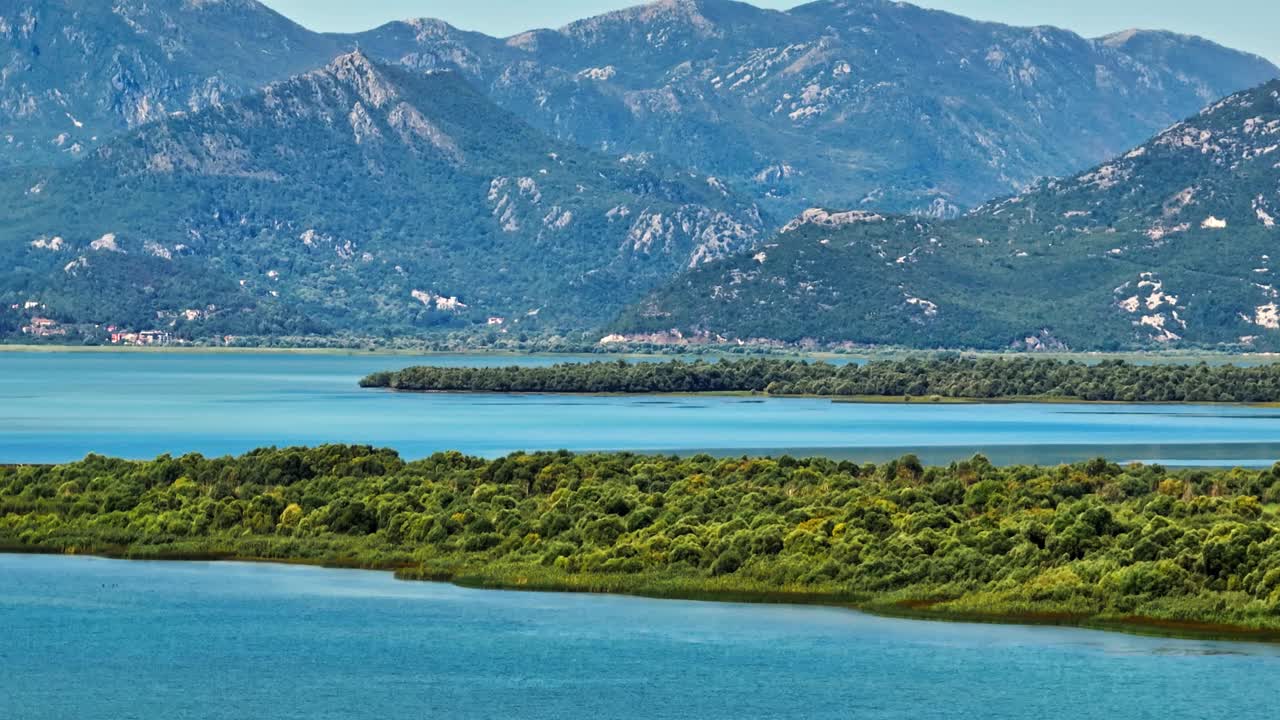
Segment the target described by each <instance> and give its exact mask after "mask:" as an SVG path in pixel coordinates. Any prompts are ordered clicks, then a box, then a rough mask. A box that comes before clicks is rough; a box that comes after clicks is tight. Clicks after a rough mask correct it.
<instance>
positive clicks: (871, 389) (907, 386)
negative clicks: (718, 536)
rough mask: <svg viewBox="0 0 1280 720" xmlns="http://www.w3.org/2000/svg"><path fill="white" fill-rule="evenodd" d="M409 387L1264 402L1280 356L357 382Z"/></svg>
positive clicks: (764, 362) (769, 366)
mask: <svg viewBox="0 0 1280 720" xmlns="http://www.w3.org/2000/svg"><path fill="white" fill-rule="evenodd" d="M360 384H361V386H363V387H382V388H391V389H394V390H409V391H419V392H548V393H739V392H752V393H768V394H770V395H821V396H830V397H849V398H858V397H862V398H865V397H899V398H901V397H907V396H910V397H936V398H973V399H1001V398H1005V399H1017V398H1070V399H1078V400H1089V401H1114V402H1274V401H1277V400H1280V365H1264V366H1258V367H1236V366H1233V365H1207V364H1203V363H1202V364H1199V365H1133V364H1130V363H1127V362H1124V361H1122V360H1108V361H1103V362H1100V363H1097V364H1094V365H1086V364H1084V363H1080V362H1075V361H1061V360H1041V359H1036V358H996V357H988V358H971V357H961V356H958V355H955V356H940V357H936V358H932V359H923V358H908V359H903V360H882V361H874V362H870V363H867V364H866V365H854V364H849V365H831V364H827V363H808V362H804V361H800V360H774V359H763V358H761V359H749V360H724V361H720V362H707V361H701V360H700V361H696V362H684V361H680V360H674V361H670V362H663V363H646V362H640V363H627V362H625V361H617V362H594V363H580V364H568V363H567V364H561V365H555V366H553V367H505V368H462V367H430V366H427V367H411V368H406V369H404V370H401V371H399V372H381V373H375V374H373V375H370V376H369V377H366V378H364V379H363V380H361V382H360Z"/></svg>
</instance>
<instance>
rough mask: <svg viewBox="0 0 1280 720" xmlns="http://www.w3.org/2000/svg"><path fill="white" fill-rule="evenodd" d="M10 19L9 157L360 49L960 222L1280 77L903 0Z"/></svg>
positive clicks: (583, 126)
mask: <svg viewBox="0 0 1280 720" xmlns="http://www.w3.org/2000/svg"><path fill="white" fill-rule="evenodd" d="M7 5H8V6H9V8H10V9H8V10H4V11H0V62H3V68H2V69H0V139H2V140H3V141H4V142H2V143H0V163H4V164H8V165H21V164H45V163H47V162H49V161H57V160H70V159H73V158H77V157H82V156H84V155H85V154H86V153H87V152H88V151H89V150H91V149H92V148H93V147H94V146H95V145H96V144H98V143H101V142H105V141H106V140H108V139H109V138H111V137H113V136H114V135H117V134H119V133H120V132H121V131H123V130H127V129H131V128H136V127H137V126H139V125H141V124H144V123H147V122H150V121H154V120H156V119H159V118H161V117H164V116H166V115H168V114H171V113H174V112H192V111H196V110H199V109H201V108H204V107H208V106H212V105H217V104H219V103H222V102H224V101H226V100H228V99H231V98H234V97H237V96H240V95H243V94H245V93H247V92H249V91H251V90H253V89H256V88H257V87H258V86H260V85H263V84H265V83H267V82H271V81H278V80H282V79H285V78H287V77H289V76H292V75H294V74H297V73H300V72H304V71H306V70H309V69H312V68H315V67H320V66H323V65H324V64H325V63H327V62H328V61H329V60H331V59H332V58H333V57H334V56H336V55H338V54H341V53H344V52H348V51H350V50H352V49H355V48H357V47H358V48H360V49H361V50H362V51H363V52H365V53H366V54H368V55H369V56H370V57H372V58H375V59H378V60H381V61H384V62H391V63H398V64H402V65H404V66H406V67H410V68H413V69H417V70H454V71H457V72H459V73H461V74H462V75H463V76H464V77H466V78H467V79H468V80H469V81H470V82H471V83H473V84H474V85H476V87H477V88H479V89H480V90H481V91H482V92H483V93H484V94H486V95H487V96H488V97H489V98H490V99H492V100H493V101H494V102H495V103H497V104H498V105H499V106H501V107H503V108H505V109H507V110H509V111H511V112H512V113H514V114H515V115H517V116H518V117H520V118H521V119H523V120H524V121H525V122H527V123H529V124H530V125H532V126H534V127H535V128H538V129H540V130H542V131H543V132H546V133H547V134H549V135H552V136H553V137H556V138H558V139H561V140H565V141H568V142H572V143H575V144H578V145H581V146H584V147H588V148H592V149H596V150H600V151H602V152H606V153H609V154H613V155H617V156H629V157H632V158H633V159H635V160H636V161H638V162H643V161H645V160H647V159H649V158H652V157H655V156H656V157H658V158H667V159H673V160H677V161H678V162H680V164H682V165H683V166H686V167H688V168H689V169H692V170H695V171H698V172H700V173H703V174H710V175H714V176H716V177H718V178H720V179H721V180H722V181H724V182H726V183H728V184H730V185H733V186H734V187H736V188H738V189H739V191H741V192H743V193H746V194H749V195H752V196H753V197H754V198H755V199H756V200H757V202H759V203H760V204H761V205H762V207H763V208H764V209H765V211H766V212H767V213H769V214H772V215H775V216H777V217H779V218H784V219H785V218H787V217H790V216H792V215H794V214H796V213H798V212H800V211H801V210H803V209H804V208H807V207H811V206H834V205H841V206H842V205H846V204H849V203H850V202H853V203H856V204H857V205H859V206H862V207H868V208H874V209H878V210H885V211H912V212H922V213H930V214H933V215H936V216H948V215H954V214H956V213H957V212H958V211H960V210H961V209H967V208H969V207H972V206H974V205H976V204H978V203H981V202H983V201H985V200H987V199H989V198H991V197H996V196H1000V195H1005V194H1009V193H1012V192H1017V191H1019V190H1021V189H1022V188H1024V187H1025V186H1026V185H1028V184H1029V183H1031V182H1032V181H1034V180H1036V179H1037V178H1040V177H1044V176H1051V175H1062V174H1067V173H1070V172H1074V171H1077V170H1079V169H1081V168H1084V167H1087V166H1089V165H1092V164H1094V163H1096V162H1100V161H1102V160H1105V159H1106V158H1108V157H1110V156H1111V155H1113V154H1115V153H1117V152H1120V151H1122V150H1123V149H1125V148H1128V147H1132V146H1133V145H1135V144H1137V143H1139V142H1142V141H1143V140H1145V139H1146V138H1147V137H1149V136H1150V135H1152V134H1153V133H1155V132H1157V131H1158V130H1160V129H1162V128H1164V127H1166V126H1168V125H1169V124H1171V123H1173V122H1175V121H1177V120H1178V119H1180V118H1182V117H1185V116H1186V115H1188V114H1190V113H1192V112H1195V111H1196V110H1198V109H1200V108H1201V107H1203V106H1204V105H1206V104H1207V103H1209V102H1212V101H1213V100H1216V99H1218V98H1220V97H1223V96H1225V95H1227V94H1229V93H1231V92H1234V91H1237V90H1241V89H1244V88H1247V87H1251V86H1254V85H1257V84H1258V83H1261V82H1264V81H1266V80H1269V79H1271V78H1273V77H1275V76H1276V75H1277V74H1280V70H1277V68H1276V67H1275V66H1274V65H1272V64H1271V63H1269V62H1267V61H1266V60H1264V59H1262V58H1259V57H1256V56H1252V55H1248V54H1245V53H1240V52H1236V51H1233V50H1230V49H1227V48H1223V47H1221V46H1218V45H1215V44H1213V43H1211V42H1208V41H1205V40H1203V39H1199V38H1194V37H1186V36H1179V35H1174V34H1172V33H1165V32H1142V31H1126V32H1122V33H1118V34H1115V35H1110V36H1107V37H1103V38H1095V39H1088V38H1083V37H1080V36H1078V35H1076V34H1074V33H1071V32H1068V31H1064V30H1058V29H1054V28H1048V27H1037V28H1017V27H1009V26H1006V25H999V24H994V23H982V22H977V21H973V20H969V19H966V18H962V17H959V16H957V15H952V14H949V13H944V12H939V11H933V10H925V9H922V8H919V7H915V6H912V5H908V4H905V3H898V2H889V1H888V0H821V1H819V2H814V3H810V4H807V5H802V6H800V7H797V8H795V9H793V10H790V11H787V12H779V11H774V10H764V9H760V8H756V7H754V6H752V5H748V4H744V3H738V2H732V1H731V0H659V2H655V3H651V4H648V5H643V6H639V7H636V8H632V9H629V10H623V11H619V12H614V13H609V14H606V15H602V16H599V17H594V18H589V19H586V20H582V21H579V22H576V23H572V24H570V25H568V26H566V27H564V28H561V29H558V30H534V31H530V32H526V33H522V34H519V35H516V36H513V37H510V38H504V39H499V38H492V37H488V36H485V35H482V34H478V33H470V32H464V31H460V30H458V29H456V28H454V27H452V26H450V25H448V24H446V23H444V22H441V21H437V20H413V21H407V22H397V23H390V24H388V25H385V26H383V27H380V28H376V29H374V30H371V31H368V32H363V33H358V34H351V35H323V34H318V33H313V32H310V31H308V30H306V29H305V28H302V27H301V26H298V25H296V24H295V23H292V22H291V21H289V20H287V19H285V18H284V17H282V16H280V15H278V14H276V13H274V12H273V11H271V10H269V9H267V8H265V7H264V6H262V5H260V4H259V3H257V2H255V0H200V1H199V2H193V1H192V0H113V2H111V3H104V2H98V1H97V0H14V1H11V2H9V3H7Z"/></svg>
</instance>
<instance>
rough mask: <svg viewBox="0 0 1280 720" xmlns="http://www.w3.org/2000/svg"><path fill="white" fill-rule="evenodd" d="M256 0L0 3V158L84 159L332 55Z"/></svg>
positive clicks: (18, 161) (328, 43)
mask: <svg viewBox="0 0 1280 720" xmlns="http://www.w3.org/2000/svg"><path fill="white" fill-rule="evenodd" d="M339 47H341V43H339V42H338V41H336V40H334V39H332V38H327V37H325V36H322V35H317V34H315V33H312V32H311V31H309V30H307V29H305V28H303V27H301V26H299V25H297V24H295V23H293V22H291V21H289V20H287V19H285V18H284V17H282V16H280V15H278V14H276V13H275V12H273V11H271V10H269V9H267V8H266V7H265V6H263V5H261V4H260V3H257V2H255V1H254V0H199V1H194V0H110V2H108V0H4V2H0V163H3V164H7V165H22V164H45V163H48V162H58V161H68V160H72V159H76V158H79V157H83V156H85V155H87V154H88V153H89V152H90V151H91V150H92V149H93V148H94V147H95V146H97V145H98V144H99V143H101V142H104V141H106V140H108V139H110V138H111V137H113V136H115V135H118V134H120V133H122V132H124V131H126V130H128V129H130V128H133V127H137V126H139V125H142V124H144V123H147V122H152V121H155V120H159V119H162V118H165V117H167V116H169V115H171V114H173V113H178V112H190V111H193V110H198V109H201V108H204V107H208V106H210V105H216V104H218V103H220V102H224V101H227V100H231V99H234V98H236V97H239V96H241V95H244V94H246V93H248V92H251V91H253V90H255V89H257V88H258V87H259V86H261V85H265V84H266V83H268V82H271V81H273V80H279V79H282V78H285V77H288V76H290V75H292V74H295V73H299V72H303V71H305V70H308V69H311V68H314V67H317V66H319V65H321V64H323V63H324V61H325V60H326V59H328V58H331V57H333V56H334V55H337V54H338V52H339V50H338V48H339Z"/></svg>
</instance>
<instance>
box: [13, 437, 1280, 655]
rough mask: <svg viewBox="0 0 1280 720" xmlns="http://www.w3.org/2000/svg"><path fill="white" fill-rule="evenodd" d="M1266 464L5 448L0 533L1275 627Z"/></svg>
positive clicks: (507, 574) (160, 552)
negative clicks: (58, 457) (1170, 466)
mask: <svg viewBox="0 0 1280 720" xmlns="http://www.w3.org/2000/svg"><path fill="white" fill-rule="evenodd" d="M1277 503H1280V466H1277V467H1276V468H1272V469H1266V470H1243V469H1235V470H1186V471H1171V470H1167V469H1165V468H1162V467H1160V466H1139V465H1133V466H1126V467H1121V466H1118V465H1115V464H1111V463H1108V462H1106V461H1103V460H1094V461H1090V462H1087V463H1079V464H1074V465H1064V466H1060V467H1032V466H1014V467H996V466H993V465H992V464H991V463H989V462H988V461H987V460H986V459H985V458H983V457H981V456H978V457H975V458H973V459H971V460H968V461H965V462H957V463H953V464H951V465H950V466H947V467H924V466H923V465H922V464H921V463H920V461H919V460H918V459H916V458H915V457H914V456H910V455H908V456H905V457H903V458H901V459H899V460H896V461H893V462H889V463H885V464H880V465H872V464H867V465H858V464H854V463H851V462H835V461H832V460H827V459H820V458H811V459H797V458H792V457H779V458H745V457H744V458H733V459H717V458H712V457H709V456H705V455H701V456H696V457H689V458H677V457H655V456H644V455H634V454H590V455H574V454H570V453H568V452H547V453H538V454H515V455H511V456H509V457H504V458H500V459H496V460H484V459H478V458H474V457H467V456H464V455H461V454H458V453H442V454H437V455H434V456H432V457H429V458H426V459H424V460H419V461H415V462H406V461H404V460H403V459H401V458H400V457H399V456H398V455H397V454H396V453H395V452H393V451H389V450H379V449H375V448H371V447H363V446H325V447H318V448H314V449H306V448H289V449H274V448H271V449H263V450H258V451H255V452H251V453H249V454H246V455H244V456H242V457H224V458H206V457H202V456H200V455H187V456H184V457H178V458H174V457H169V456H162V457H160V458H157V459H155V460H152V461H146V462H136V461H126V460H118V459H110V458H105V457H100V456H89V457H88V458H86V459H85V460H83V461H81V462H76V463H71V464H66V465H58V466H21V467H14V466H10V467H0V549H6V550H24V551H45V552H59V553H61V552H97V553H108V554H117V555H124V556H128V557H140V558H218V557H241V558H274V559H281V560H291V561H304V562H316V563H330V564H342V565H352V566H361V567H375V568H397V569H399V570H400V572H401V574H402V576H404V577H411V578H431V579H450V580H455V581H459V582H467V583H474V584H477V585H489V586H502V587H524V588H546V589H585V590H611V591H619V592H636V593H644V594H653V595H670V596H683V597H754V598H774V597H776V598H783V599H807V598H812V599H824V598H831V599H839V600H840V601H842V602H850V603H857V604H859V605H862V606H864V607H869V608H873V609H874V608H888V609H894V608H907V607H910V608H915V609H917V610H918V611H920V612H926V613H938V614H954V615H964V614H969V613H978V614H982V615H987V616H993V615H994V616H1001V615H1002V616H1008V617H1025V616H1030V615H1029V614H1036V615H1039V616H1044V614H1049V615H1051V616H1054V617H1063V618H1075V619H1082V620H1084V619H1097V618H1134V617H1141V618H1152V619H1160V620H1165V621H1176V622H1186V621H1197V622H1205V623H1217V624H1228V625H1232V626H1236V627H1240V628H1253V629H1259V630H1280V517H1278V516H1277V509H1276V504H1277Z"/></svg>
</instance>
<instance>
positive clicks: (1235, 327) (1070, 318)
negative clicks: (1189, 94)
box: [617, 81, 1280, 349]
mask: <svg viewBox="0 0 1280 720" xmlns="http://www.w3.org/2000/svg"><path fill="white" fill-rule="evenodd" d="M1278 222H1280V81H1273V82H1270V83H1268V84H1265V85H1262V86H1261V87H1258V88H1255V89H1253V90H1249V91H1246V92H1242V93H1239V94H1236V95H1233V96H1231V97H1229V98H1227V99H1225V100H1222V101H1220V102H1217V103H1215V104H1213V105H1212V106H1210V107H1209V108H1207V109H1205V110H1204V111H1203V112H1201V113H1200V114H1199V115H1197V116H1195V117H1192V118H1190V119H1188V120H1186V121H1184V122H1181V123H1178V124H1176V125H1174V126H1173V127H1171V128H1169V129H1168V130H1166V131H1164V132H1162V133H1160V134H1159V135H1157V136H1156V137H1155V138H1154V139H1152V140H1151V141H1149V142H1147V143H1146V144H1144V145H1141V146H1139V147H1137V148H1136V149H1133V150H1131V151H1129V152H1127V153H1125V154H1123V155H1121V156H1120V157H1118V158H1117V159H1115V160H1113V161H1111V162H1108V163H1106V164H1103V165H1100V166H1098V167H1096V168H1094V169H1092V170H1090V171H1088V172H1086V173H1082V174H1080V175H1077V176H1075V177H1073V178H1071V179H1068V180H1060V181H1049V182H1045V183H1042V184H1041V185H1040V186H1038V187H1037V188H1035V189H1033V190H1031V191H1029V192H1027V193H1025V194H1022V195H1019V196H1015V197H1012V198H1009V199H1007V200H1002V201H999V202H994V203H990V204H987V205H984V206H982V207H980V208H978V209H977V210H975V211H974V212H973V213H971V214H969V215H967V216H966V217H963V218H961V219H958V220H954V221H949V222H931V221H924V220H921V219H918V218H909V217H900V216H889V215H880V214H872V213H857V212H852V213H850V212H846V213H832V212H827V211H822V210H811V211H808V212H806V213H805V214H803V215H802V216H801V217H799V218H797V219H796V220H795V221H793V222H792V223H791V224H789V225H788V226H787V227H786V229H785V230H784V231H783V232H782V234H780V235H779V236H778V237H776V238H775V239H773V240H771V241H769V242H768V243H765V244H764V245H763V246H762V247H761V248H759V250H758V252H756V251H753V252H751V253H749V254H744V255H741V256H739V257H737V258H733V259H729V260H726V261H724V262H719V263H714V264H712V265H709V266H707V267H705V268H703V269H700V270H698V271H695V272H692V273H689V274H687V275H686V276H684V277H682V278H679V279H678V280H677V281H675V282H673V283H672V284H671V285H670V286H669V287H667V288H664V289H663V290H660V291H658V292H656V293H655V294H654V295H653V296H652V297H650V298H649V299H648V300H647V301H645V302H643V303H641V304H640V305H638V306H637V307H636V308H634V309H633V310H632V311H630V312H629V313H628V314H627V315H626V316H625V318H624V319H623V320H622V321H621V322H620V323H619V325H618V328H617V329H618V330H619V331H623V332H630V333H635V332H654V331H665V330H669V329H672V328H675V329H678V330H680V331H681V332H683V333H685V334H689V333H695V334H696V333H709V334H710V335H712V336H724V337H727V338H738V339H747V338H772V339H781V340H787V341H801V340H803V339H806V338H811V339H817V340H820V341H824V342H840V341H854V342H860V343H893V344H906V345H924V346H935V347H939V346H940V347H958V346H976V347H1031V348H1053V347H1063V346H1066V347H1070V348H1073V349H1109V348H1119V347H1129V346H1145V347H1151V346H1161V345H1163V346H1168V345H1179V344H1197V345H1215V344H1225V345H1231V346H1237V347H1253V348H1268V349H1276V348H1277V347H1280V290H1278V289H1277V283H1276V279H1275V274H1276V273H1277V272H1280V266H1278V265H1276V261H1277V260H1280V252H1278V251H1277V248H1278V247H1280V244H1278V242H1280V227H1277V223H1278Z"/></svg>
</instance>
